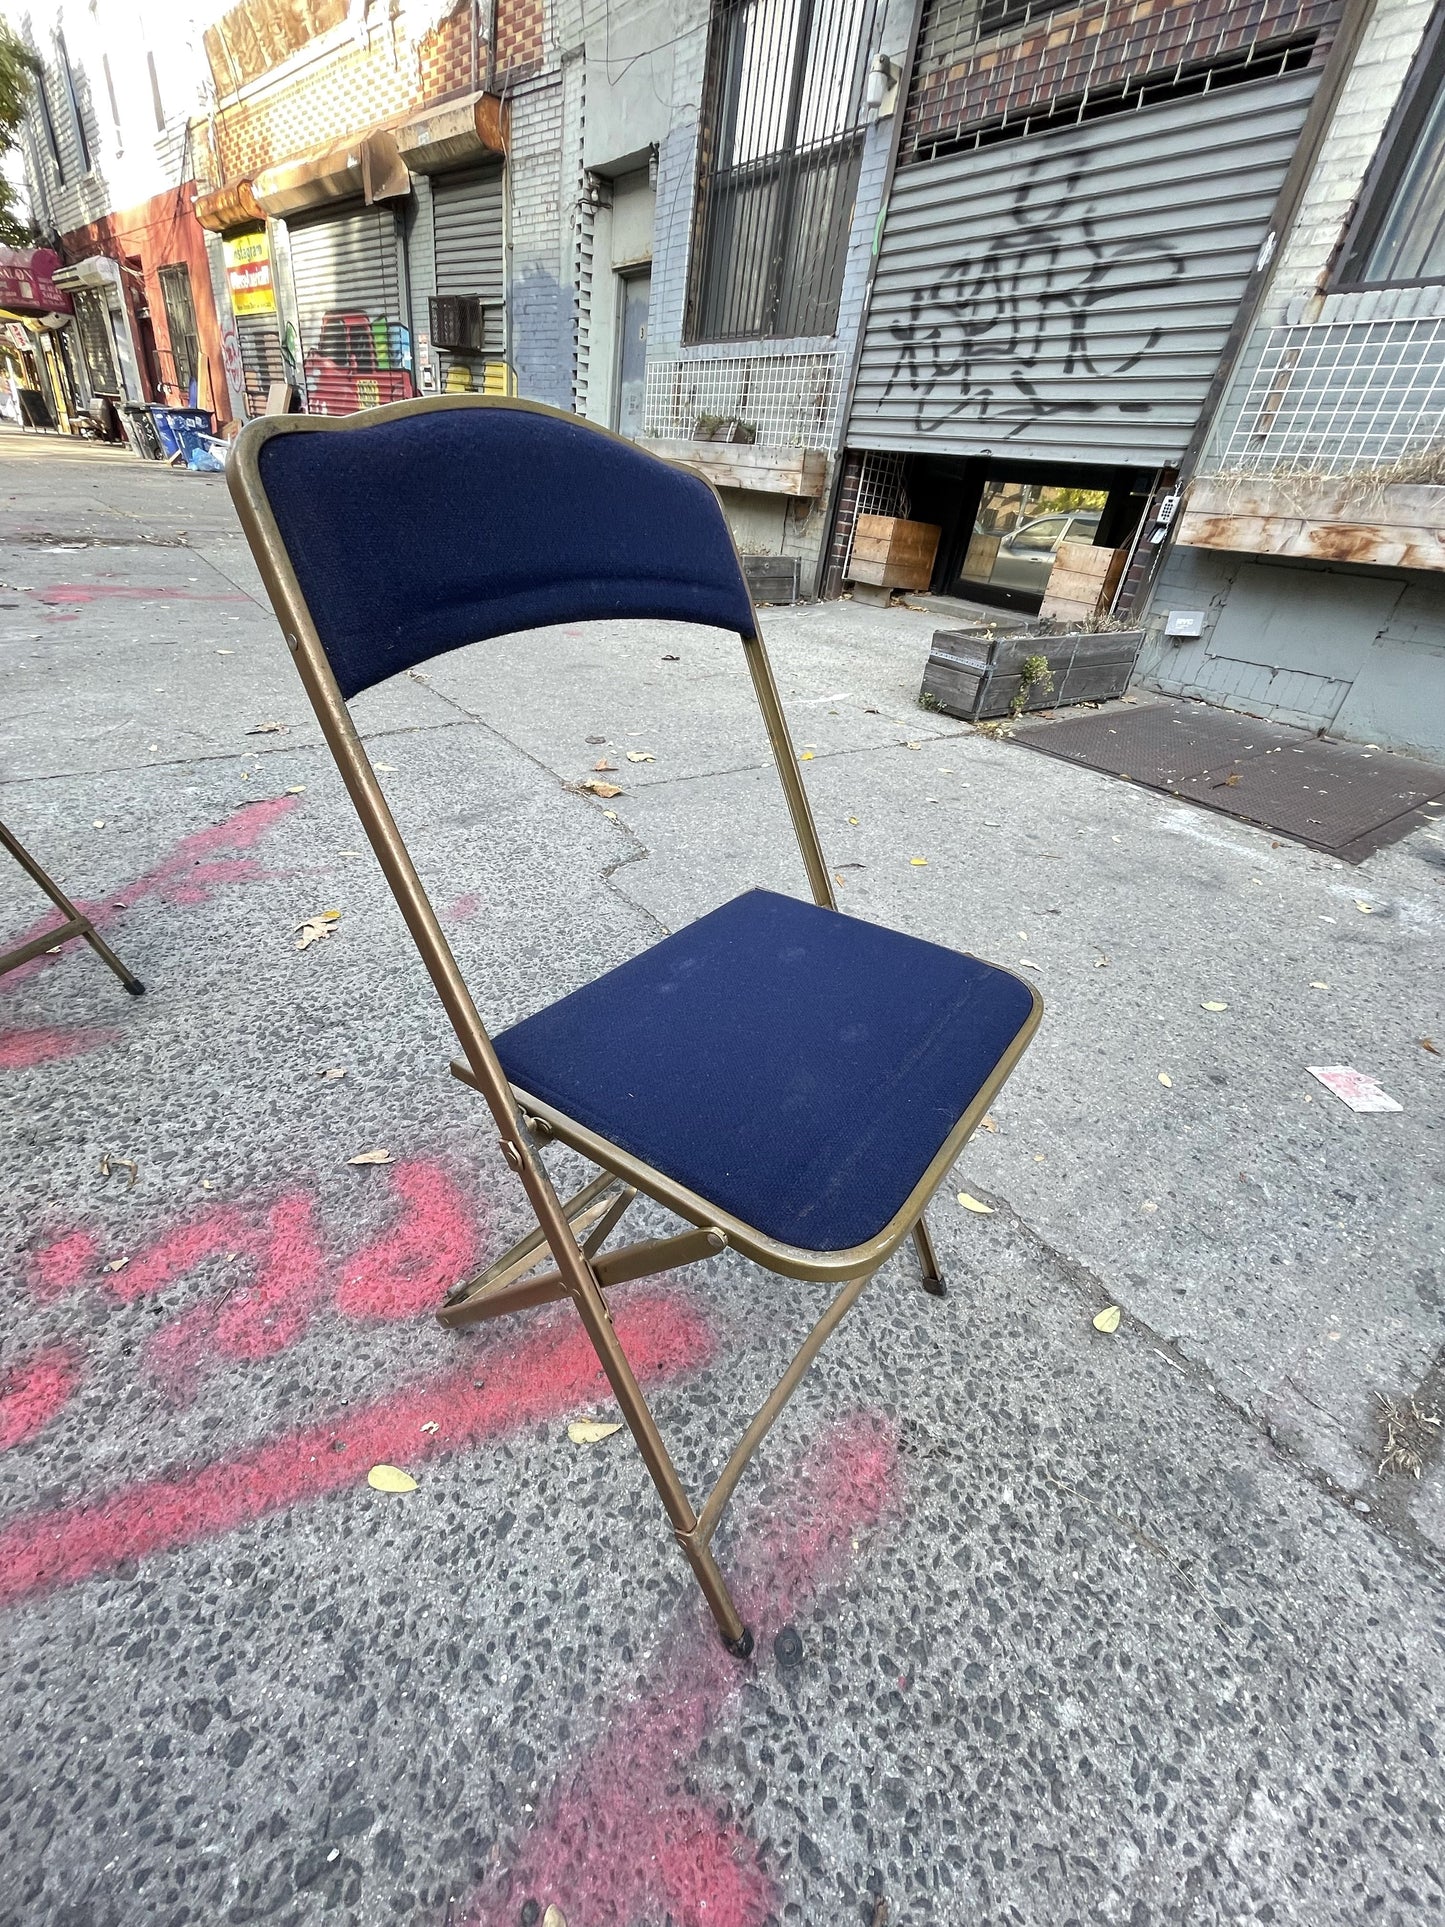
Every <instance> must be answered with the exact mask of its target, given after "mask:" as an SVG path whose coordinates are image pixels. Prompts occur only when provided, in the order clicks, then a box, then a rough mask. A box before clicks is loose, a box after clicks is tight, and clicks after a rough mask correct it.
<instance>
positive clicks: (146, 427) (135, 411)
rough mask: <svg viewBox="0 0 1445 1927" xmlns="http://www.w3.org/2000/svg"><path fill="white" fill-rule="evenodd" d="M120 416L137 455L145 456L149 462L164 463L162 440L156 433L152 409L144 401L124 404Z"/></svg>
mask: <svg viewBox="0 0 1445 1927" xmlns="http://www.w3.org/2000/svg"><path fill="white" fill-rule="evenodd" d="M120 415H121V422H122V425H123V426H124V428H125V432H126V436H127V439H128V440H129V442H130V445H131V447H132V448H133V449H134V450H135V452H136V454H137V455H143V456H144V457H145V459H146V460H147V461H148V462H161V461H164V460H165V454H164V451H163V450H162V448H161V438H160V435H159V434H158V433H157V431H156V425H155V421H154V418H153V416H152V414H151V410H150V407H149V406H148V405H147V404H146V403H145V402H143V401H128V402H123V403H122V404H121V409H120Z"/></svg>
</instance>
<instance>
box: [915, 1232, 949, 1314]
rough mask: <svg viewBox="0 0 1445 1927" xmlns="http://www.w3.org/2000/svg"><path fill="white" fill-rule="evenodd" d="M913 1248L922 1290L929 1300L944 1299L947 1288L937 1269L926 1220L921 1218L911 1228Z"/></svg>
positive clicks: (936, 1255) (936, 1257)
mask: <svg viewBox="0 0 1445 1927" xmlns="http://www.w3.org/2000/svg"><path fill="white" fill-rule="evenodd" d="M913 1248H914V1250H915V1251H916V1252H917V1253H918V1263H919V1266H920V1267H921V1269H922V1272H923V1289H924V1290H925V1291H926V1292H927V1293H928V1295H929V1297H930V1298H946V1297H947V1296H948V1286H947V1285H946V1284H945V1283H944V1280H943V1273H942V1272H941V1271H940V1270H939V1268H938V1253H937V1252H936V1251H935V1250H934V1248H933V1239H932V1237H931V1235H930V1233H929V1229H928V1220H927V1218H923V1217H921V1218H920V1219H919V1220H918V1223H917V1224H916V1225H914V1227H913Z"/></svg>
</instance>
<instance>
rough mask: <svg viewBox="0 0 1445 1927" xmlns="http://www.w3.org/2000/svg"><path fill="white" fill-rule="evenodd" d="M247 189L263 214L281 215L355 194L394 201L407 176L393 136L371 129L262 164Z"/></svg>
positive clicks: (406, 188) (406, 185) (401, 192)
mask: <svg viewBox="0 0 1445 1927" xmlns="http://www.w3.org/2000/svg"><path fill="white" fill-rule="evenodd" d="M251 192H252V194H253V195H254V197H255V199H256V202H257V204H258V206H260V207H261V208H263V209H264V210H265V211H266V213H267V214H272V215H277V216H283V217H284V216H285V215H288V214H299V213H300V212H301V210H302V209H303V208H312V207H324V206H325V205H326V203H327V202H328V201H349V200H353V199H354V198H355V197H356V196H357V195H362V196H364V197H365V199H366V200H367V201H368V202H373V201H391V200H396V199H398V198H399V197H400V196H402V195H404V194H410V192H411V176H410V175H409V174H408V173H407V170H406V162H405V161H404V160H403V159H402V158H401V155H400V154H399V153H398V151H397V145H396V136H395V135H394V134H392V133H390V132H388V131H387V130H386V129H385V128H377V129H376V130H374V131H373V132H372V133H369V134H358V135H357V136H356V137H355V138H354V139H353V140H349V141H334V142H332V143H331V145H329V146H327V147H320V148H314V149H313V150H312V151H311V152H310V153H308V154H298V155H297V156H296V157H295V159H294V160H289V161H282V162H281V163H280V164H279V165H278V166H276V167H268V168H266V169H265V170H264V172H262V173H260V174H258V175H257V176H256V178H255V180H253V181H252V183H251Z"/></svg>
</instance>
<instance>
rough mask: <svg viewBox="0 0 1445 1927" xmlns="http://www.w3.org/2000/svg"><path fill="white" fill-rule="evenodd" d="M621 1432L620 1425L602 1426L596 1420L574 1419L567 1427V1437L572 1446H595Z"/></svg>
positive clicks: (598, 1420) (601, 1423)
mask: <svg viewBox="0 0 1445 1927" xmlns="http://www.w3.org/2000/svg"><path fill="white" fill-rule="evenodd" d="M621 1430H622V1427H621V1426H620V1425H617V1424H604V1423H603V1421H602V1420H601V1419H598V1418H574V1419H573V1421H572V1423H571V1424H570V1425H569V1426H568V1427H567V1436H568V1438H569V1439H571V1441H572V1443H573V1444H574V1445H597V1444H599V1443H600V1442H601V1441H602V1440H603V1439H610V1438H611V1437H612V1434H613V1433H614V1432H620V1431H621Z"/></svg>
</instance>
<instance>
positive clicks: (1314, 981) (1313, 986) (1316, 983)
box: [1310, 977, 1329, 990]
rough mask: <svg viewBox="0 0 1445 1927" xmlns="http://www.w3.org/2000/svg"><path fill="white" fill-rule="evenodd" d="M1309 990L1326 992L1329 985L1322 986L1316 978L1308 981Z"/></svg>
mask: <svg viewBox="0 0 1445 1927" xmlns="http://www.w3.org/2000/svg"><path fill="white" fill-rule="evenodd" d="M1310 989H1311V990H1328V989H1329V985H1328V984H1322V983H1321V982H1320V980H1319V978H1318V977H1312V978H1311V979H1310Z"/></svg>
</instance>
